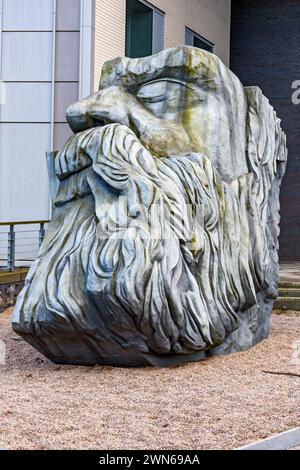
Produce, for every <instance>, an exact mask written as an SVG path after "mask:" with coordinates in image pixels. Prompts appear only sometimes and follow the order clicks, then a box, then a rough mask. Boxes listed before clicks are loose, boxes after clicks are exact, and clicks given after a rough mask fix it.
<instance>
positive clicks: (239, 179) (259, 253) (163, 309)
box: [13, 46, 287, 366]
mask: <svg viewBox="0 0 300 470" xmlns="http://www.w3.org/2000/svg"><path fill="white" fill-rule="evenodd" d="M67 119H68V122H69V124H70V126H71V128H72V130H73V131H74V133H75V135H74V136H72V137H71V138H70V139H69V140H68V141H67V142H66V144H65V145H64V147H63V148H62V149H61V150H60V152H58V153H57V152H55V153H54V154H49V155H48V165H49V171H50V187H51V191H52V197H53V218H52V222H51V224H50V226H49V230H48V233H47V236H46V238H45V240H44V242H43V245H42V247H41V251H40V254H39V257H38V259H37V260H36V262H35V263H34V264H33V265H32V267H31V269H30V272H29V274H28V277H27V280H26V283H25V287H24V289H23V291H22V293H21V295H20V296H19V299H18V302H17V305H16V308H15V312H14V316H13V328H14V330H15V331H16V332H17V333H19V334H20V335H21V336H22V337H23V338H25V339H26V340H27V341H28V342H29V343H30V344H32V345H33V346H35V347H36V348H37V349H38V350H39V351H41V352H43V353H44V354H45V355H46V356H47V357H49V358H50V359H51V360H52V361H54V362H57V363H72V364H109V365H123V366H139V365H147V364H152V365H170V364H176V363H180V362H182V361H194V360H198V359H203V358H204V357H206V356H207V355H210V354H224V353H229V352H234V351H239V350H244V349H247V348H249V347H251V346H253V345H254V344H256V343H257V342H258V341H260V340H262V339H263V338H266V336H267V335H268V331H269V319H270V314H271V311H272V305H273V300H274V298H275V297H276V295H277V282H278V256H277V249H278V241H277V239H278V233H279V229H278V223H279V215H278V210H279V188H280V184H281V179H282V176H283V174H284V170H285V165H286V158H287V151H286V145H285V134H284V133H283V132H282V130H281V128H280V121H279V119H278V118H277V117H276V113H275V112H274V110H273V108H272V107H271V106H270V104H269V102H268V100H267V99H266V98H265V97H264V96H263V95H262V92H261V91H260V90H259V89H258V88H256V87H251V88H247V89H245V88H244V87H243V86H242V84H241V83H240V81H239V80H238V78H237V77H236V76H235V75H234V74H233V73H232V72H230V70H229V69H228V68H227V67H225V66H224V64H223V63H222V62H221V61H220V60H219V59H218V58H217V57H216V56H214V55H213V54H210V53H208V52H207V51H202V50H199V49H196V48H191V47H186V46H180V47H178V48H176V49H169V50H165V51H163V52H161V53H159V54H157V55H155V56H151V57H147V58H142V59H126V58H118V59H115V60H114V61H111V62H108V63H106V64H105V65H104V68H103V71H102V77H101V81H100V86H99V91H98V92H97V93H95V94H94V95H91V96H90V97H88V98H87V99H86V100H83V101H81V102H79V103H75V104H74V105H72V106H70V107H69V108H68V110H67Z"/></svg>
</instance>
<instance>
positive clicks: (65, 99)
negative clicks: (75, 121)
mask: <svg viewBox="0 0 300 470" xmlns="http://www.w3.org/2000/svg"><path fill="white" fill-rule="evenodd" d="M77 100H78V83H56V84H55V122H66V109H67V107H68V106H69V105H70V104H72V103H74V102H75V101H77Z"/></svg>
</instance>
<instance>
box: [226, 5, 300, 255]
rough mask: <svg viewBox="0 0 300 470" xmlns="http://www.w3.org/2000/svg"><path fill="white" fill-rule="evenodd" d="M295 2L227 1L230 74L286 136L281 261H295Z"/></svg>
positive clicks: (299, 168) (299, 137)
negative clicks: (252, 89) (259, 95)
mask: <svg viewBox="0 0 300 470" xmlns="http://www.w3.org/2000/svg"><path fill="white" fill-rule="evenodd" d="M299 25H300V1H299V0H284V1H282V0H272V1H270V0H248V1H247V2H245V1H240V0H232V25H231V68H232V70H233V72H234V73H235V74H236V75H237V76H238V77H239V78H240V80H241V81H242V83H243V84H244V85H245V86H246V85H257V86H259V87H260V88H261V89H262V91H263V93H264V94H265V95H266V96H267V97H268V98H269V100H270V102H271V104H272V105H273V106H274V108H275V110H276V112H277V115H278V116H279V117H280V118H281V120H282V127H283V129H284V131H285V132H286V134H287V146H288V150H289V155H288V164H287V169H286V174H285V177H284V179H283V184H282V188H281V194H280V200H281V224H280V230H281V235H280V259H281V260H287V261H295V260H300V243H299V234H300V201H299V199H300V152H299V148H300V119H299V115H300V48H299V44H300V27H299Z"/></svg>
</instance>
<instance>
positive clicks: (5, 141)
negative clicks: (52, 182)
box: [0, 123, 50, 220]
mask: <svg viewBox="0 0 300 470" xmlns="http://www.w3.org/2000/svg"><path fill="white" fill-rule="evenodd" d="M49 127H50V125H49V124H4V123H1V126H0V142H1V159H0V219H1V220H24V219H25V220H34V219H37V218H38V219H45V218H46V219H47V218H48V214H49V204H48V201H49V193H48V178H47V167H46V159H45V149H47V148H49V146H50V139H49V135H50V133H49Z"/></svg>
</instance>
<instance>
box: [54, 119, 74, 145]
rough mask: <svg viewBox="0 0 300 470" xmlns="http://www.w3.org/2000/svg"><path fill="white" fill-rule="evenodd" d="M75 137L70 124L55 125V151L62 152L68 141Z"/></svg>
mask: <svg viewBox="0 0 300 470" xmlns="http://www.w3.org/2000/svg"><path fill="white" fill-rule="evenodd" d="M71 135H73V132H72V131H71V129H70V127H69V125H68V124H55V125H54V149H55V150H60V149H61V148H62V146H63V145H64V143H65V142H66V140H67V139H68V138H69V137H70V136H71Z"/></svg>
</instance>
